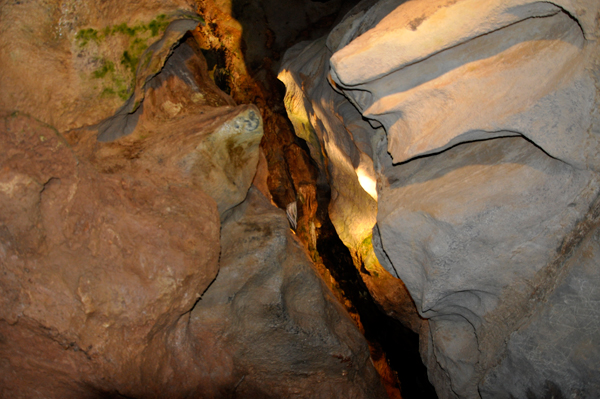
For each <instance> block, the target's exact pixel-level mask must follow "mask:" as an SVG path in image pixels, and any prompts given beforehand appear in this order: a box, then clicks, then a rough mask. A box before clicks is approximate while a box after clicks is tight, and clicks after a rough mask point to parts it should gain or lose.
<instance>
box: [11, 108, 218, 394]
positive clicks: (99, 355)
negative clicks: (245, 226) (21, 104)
mask: <svg viewBox="0 0 600 399" xmlns="http://www.w3.org/2000/svg"><path fill="white" fill-rule="evenodd" d="M0 139H1V140H2V148H3V149H4V151H3V152H2V160H1V163H0V165H1V168H2V169H1V170H2V174H1V176H2V177H1V181H2V183H1V185H0V187H1V191H0V203H1V209H2V211H1V212H0V215H2V216H1V219H0V231H1V232H2V233H1V234H2V235H1V237H2V240H1V241H0V260H1V262H0V263H1V265H2V271H1V273H2V274H1V279H0V289H1V291H2V292H1V295H0V297H1V298H2V306H1V309H2V313H1V315H0V319H2V321H1V326H2V332H1V334H2V336H3V337H4V339H2V340H1V344H0V352H1V353H2V359H3V363H2V369H3V370H2V373H1V374H2V381H1V383H0V386H1V387H2V388H1V390H2V391H1V396H2V397H7V398H8V397H14V398H21V397H22V398H26V397H37V396H40V395H42V397H57V398H58V397H77V396H78V395H77V392H79V391H80V390H81V391H87V395H89V396H91V395H92V394H93V393H94V392H103V391H105V390H106V391H118V392H120V393H122V394H125V395H128V396H135V395H137V394H139V392H140V391H139V390H140V387H142V382H141V380H140V378H141V374H140V372H139V369H140V367H141V366H142V364H143V359H142V357H141V354H142V353H143V352H144V351H152V350H154V349H153V348H151V347H149V346H148V338H149V337H152V336H153V335H154V334H157V333H160V332H161V331H164V330H169V329H172V328H174V325H175V323H176V322H177V320H178V319H179V318H180V316H181V314H184V313H185V312H187V311H189V310H190V309H191V308H192V307H193V305H194V303H195V302H196V300H197V298H198V297H199V296H200V294H201V293H202V292H204V291H205V290H206V288H207V287H208V286H209V284H210V283H211V282H212V281H213V280H214V278H215V276H216V274H217V272H218V257H219V217H218V213H217V209H216V205H215V202H214V201H213V200H212V199H211V198H210V197H208V196H207V195H206V194H204V193H203V192H202V191H201V190H200V189H198V188H197V187H194V186H190V185H187V186H186V185H177V184H168V182H167V181H165V180H162V181H161V180H160V179H151V178H149V176H148V174H147V173H143V172H142V173H140V174H139V175H134V174H111V175H106V174H100V173H98V172H97V171H96V170H95V169H94V168H93V167H92V166H91V165H90V164H89V163H88V162H86V161H84V160H78V159H77V158H76V157H75V156H74V154H73V151H72V150H71V149H70V148H69V145H68V144H67V143H66V142H65V141H64V139H62V138H61V137H60V135H59V134H58V133H57V132H56V130H54V129H52V128H50V127H49V126H47V125H44V124H42V123H40V122H37V121H35V120H33V119H32V118H30V117H27V116H22V115H20V114H16V115H12V116H11V115H8V116H4V117H3V120H2V134H1V135H0ZM181 180H182V179H180V181H181ZM124 343H126V348H127V349H126V350H124ZM81 397H85V396H81Z"/></svg>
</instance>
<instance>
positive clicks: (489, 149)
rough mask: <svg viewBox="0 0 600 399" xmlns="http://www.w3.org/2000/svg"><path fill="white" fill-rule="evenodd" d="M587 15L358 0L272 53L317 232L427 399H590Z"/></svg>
mask: <svg viewBox="0 0 600 399" xmlns="http://www.w3.org/2000/svg"><path fill="white" fill-rule="evenodd" d="M599 12H600V9H599V6H598V3H597V2H593V1H554V2H530V1H510V2H500V1H488V2H476V1H468V0H463V1H442V0H440V1H433V2H425V1H408V2H404V1H390V0H387V1H386V0H382V1H379V2H375V1H362V2H361V3H359V4H358V5H357V6H356V7H355V8H353V9H352V10H351V11H350V12H349V13H348V14H347V15H346V17H345V18H344V20H343V21H341V22H340V23H339V24H338V25H337V26H336V27H335V28H334V29H333V30H332V31H331V33H330V34H329V35H327V36H325V37H323V38H321V39H318V40H315V41H312V42H304V43H301V44H298V45H296V46H294V47H293V48H291V49H290V50H288V51H287V52H286V55H285V59H284V61H283V63H282V66H281V70H280V75H279V78H280V79H281V80H282V81H283V82H284V83H285V85H286V88H287V94H286V100H285V103H286V108H287V111H288V115H289V117H290V119H291V120H292V122H293V123H294V127H295V130H296V134H297V135H298V136H299V137H302V138H303V139H305V140H306V141H307V143H308V145H309V147H310V149H311V154H312V156H313V158H314V160H315V161H316V162H317V163H318V164H319V165H320V168H321V170H323V171H324V172H325V173H326V175H327V178H328V180H329V183H330V185H331V187H332V192H333V193H332V202H331V204H330V215H331V218H332V222H333V223H334V225H335V227H336V230H337V231H338V233H339V235H340V237H341V238H342V240H343V241H344V243H345V244H346V245H347V246H348V247H349V248H350V250H351V251H352V252H353V255H354V260H355V265H356V267H357V268H359V269H360V270H361V274H362V276H363V278H364V279H365V282H366V283H367V286H368V287H369V290H370V291H371V292H372V294H373V296H374V298H376V300H378V301H379V303H380V305H381V306H382V307H383V308H384V309H385V310H386V311H387V312H388V314H390V315H393V316H394V317H397V318H398V319H400V320H403V322H404V323H406V324H407V325H409V326H411V328H413V329H414V330H415V331H418V332H419V333H420V336H421V354H422V358H423V360H424V362H425V363H426V365H427V367H428V369H429V378H430V380H431V381H432V382H433V383H434V385H435V386H436V390H437V392H438V395H439V396H440V397H441V398H455V397H461V398H473V397H483V398H509V397H519V398H520V397H594V396H597V395H598V394H599V393H600V386H599V385H598V382H597V379H596V378H593V377H592V375H594V374H597V373H598V371H599V369H598V364H600V357H599V356H600V354H599V353H598V351H597V348H598V345H599V342H598V334H597V332H596V331H597V330H598V327H599V323H600V321H599V320H600V318H599V315H598V310H597V309H596V307H595V306H594V305H593V304H595V303H596V302H597V301H598V299H599V292H598V290H597V289H596V286H597V282H596V280H597V277H596V276H597V275H598V268H599V267H600V264H599V263H598V260H597V259H598V253H597V247H596V244H595V242H596V241H595V240H596V238H595V237H597V234H598V231H599V230H598V229H599V227H600V224H599V222H600V220H599V204H600V202H599V200H598V194H599V188H600V186H599V180H598V178H599V176H598V172H599V171H600V169H599V167H600V157H599V156H598V154H600V151H599V150H600V125H599V122H600V114H599V104H600V100H599V98H600V97H599V94H600V85H599V77H600V64H599V59H600V51H599V45H598V40H597V39H598V37H599V34H600V28H599V16H600V14H599ZM373 254H376V257H375V256H373ZM405 290H407V291H408V292H409V293H410V298H411V299H412V301H414V305H413V304H412V302H411V299H408V298H407V295H406V294H405ZM414 307H416V311H417V312H418V316H417V315H416V314H415V312H414ZM419 316H420V317H419ZM548 395H551V396H548Z"/></svg>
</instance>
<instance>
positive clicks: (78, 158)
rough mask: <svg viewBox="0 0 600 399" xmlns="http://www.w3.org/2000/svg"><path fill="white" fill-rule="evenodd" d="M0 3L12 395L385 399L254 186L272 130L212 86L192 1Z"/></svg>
mask: <svg viewBox="0 0 600 399" xmlns="http://www.w3.org/2000/svg"><path fill="white" fill-rule="evenodd" d="M42 3H43V4H42ZM134 3H135V4H134ZM0 10H1V11H0V13H2V19H0V28H1V30H0V46H2V49H3V54H9V57H3V59H2V61H1V62H2V64H0V76H1V79H2V83H1V84H2V88H3V90H2V93H1V95H0V97H1V101H0V116H1V125H0V148H2V152H1V153H0V397H2V398H33V397H45V398H99V397H117V398H118V397H127V398H164V397H169V398H180V397H181V398H183V397H186V398H187V397H212V398H229V397H265V398H267V397H307V398H308V397H311V398H312V397H343V398H348V397H350V398H365V399H366V398H379V397H381V398H383V397H385V391H384V389H383V387H382V385H381V382H380V380H379V376H378V375H377V373H376V372H375V369H374V367H373V364H372V362H371V361H370V358H369V350H368V346H367V344H366V342H365V340H364V338H363V337H362V336H361V335H360V333H359V331H358V329H357V328H356V327H354V326H353V324H352V323H351V321H350V318H349V317H348V315H347V314H346V313H345V312H344V310H343V309H342V308H341V307H340V306H339V305H338V304H336V303H334V301H333V296H332V294H331V293H330V292H329V291H327V289H326V287H325V286H324V285H323V284H322V282H321V281H320V280H319V277H318V275H317V273H316V272H315V270H314V269H313V268H312V267H311V265H310V260H309V258H308V257H307V255H306V254H305V253H304V251H303V250H302V249H301V248H300V247H299V245H298V244H297V242H296V241H295V239H294V236H293V233H292V232H291V231H290V230H289V228H288V222H287V220H286V218H285V215H284V213H283V212H281V211H278V210H276V208H274V207H272V206H271V205H269V203H268V200H266V199H265V198H264V197H262V196H261V195H260V194H258V192H256V190H255V189H250V186H251V184H252V181H253V180H254V178H255V173H256V170H257V164H258V162H259V157H260V152H259V147H258V144H259V141H260V138H261V137H262V133H263V130H262V129H263V126H262V120H261V118H260V115H259V111H258V109H257V108H256V107H254V106H251V105H240V106H237V105H236V104H235V102H234V101H233V100H232V99H231V97H229V96H228V95H227V94H225V93H223V92H221V91H220V90H219V89H218V88H217V86H216V85H215V83H214V82H213V81H212V80H211V79H210V75H209V72H208V70H207V64H206V61H205V59H204V58H203V57H202V55H201V49H200V48H199V47H198V44H197V41H196V40H195V39H194V34H197V33H191V32H190V33H188V32H186V30H187V29H191V28H193V27H194V26H195V25H197V23H198V22H199V21H198V20H196V19H197V17H194V15H192V14H191V12H192V11H193V10H194V9H193V7H191V4H188V3H182V4H179V3H173V4H171V3H169V2H157V3H156V4H155V3H153V2H144V4H142V5H139V4H138V2H128V1H121V2H118V4H117V3H115V2H112V3H111V2H109V3H106V2H103V3H102V4H101V5H96V4H95V3H93V2H73V3H68V4H66V3H65V2H62V3H60V4H59V3H58V2H56V4H54V3H52V2H50V3H49V2H35V1H34V2H3V3H2V5H1V7H0ZM178 10H184V11H185V12H184V14H185V15H184V16H183V17H182V15H183V14H182V13H180V11H178ZM182 12H183V11H182ZM161 15H162V16H161ZM37 17H39V19H38V20H36V19H35V18H37ZM180 17H181V18H180ZM29 18H32V19H29ZM69 18H70V19H69ZM124 18H126V20H127V21H140V22H139V23H138V22H134V23H129V22H128V24H129V25H127V24H121V22H120V21H122V20H124ZM190 18H191V19H190ZM195 18H196V19H195ZM171 19H175V20H176V21H175V22H171V24H170V25H169V21H171ZM7 20H9V21H10V22H11V23H10V24H8V23H7V22H5V21H7ZM61 21H66V22H64V24H63V22H61ZM144 21H145V22H144ZM148 21H149V22H148ZM115 22H116V24H115ZM167 26H168V27H167ZM44 29H46V30H44ZM165 29H166V30H165ZM55 30H56V32H57V36H56V37H54V36H48V35H46V34H45V33H48V32H54V31H55ZM24 32H27V33H28V34H23V33H24ZM44 32H45V33H44ZM155 33H156V34H155ZM140 35H141V36H140ZM50 38H53V39H52V40H55V42H52V43H54V45H53V44H52V43H49V44H48V43H45V42H43V40H50ZM42 39H43V40H42ZM138 39H139V40H138ZM40 40H42V41H40ZM131 46H133V47H131ZM136 46H137V47H136ZM145 46H148V48H147V49H146V47H145ZM134 47H135V48H134ZM142 49H143V50H142ZM5 50H6V51H7V52H6V53H5ZM134 50H135V51H137V53H134ZM19 54H20V55H21V56H23V57H24V58H22V59H21V61H20V62H21V63H20V64H17V63H16V61H15V58H14V57H17V58H18V56H19ZM98 54H101V55H100V56H98ZM80 55H81V56H80ZM146 56H148V57H147V59H146V58H143V57H146ZM96 57H104V58H100V61H99V64H97V65H94V66H93V68H92V67H91V66H89V65H88V64H86V63H87V62H91V61H90V60H94V59H96ZM111 57H113V58H111ZM115 57H116V58H115ZM137 57H142V58H137ZM79 61H81V62H83V63H84V64H85V65H88V66H86V67H85V68H88V67H89V68H88V69H85V68H84V67H82V66H81V65H80V64H78V63H77V62H79ZM84 61H85V62H84ZM17 65H19V67H18V66H17ZM23 65H25V67H23ZM136 65H137V66H136ZM42 66H46V67H47V69H46V71H45V72H44V73H46V74H47V75H44V73H42V72H40V68H41V67H42ZM82 68H83V69H82ZM58 70H60V73H59V71H58ZM134 72H137V74H136V73H134ZM86 73H87V75H86ZM123 73H127V79H128V80H126V81H125V80H122V78H123V77H122V76H121V75H119V74H123ZM90 75H91V76H90ZM41 76H49V77H50V76H51V77H52V78H51V79H50V78H48V79H46V78H44V79H39V77H41ZM102 79H109V81H110V82H112V83H114V84H115V86H110V87H107V88H108V89H109V90H106V91H105V90H104V89H102V87H100V86H97V87H94V85H95V84H96V83H98V84H99V83H100V82H101V80H102ZM123 79H124V78H123ZM123 82H129V83H127V84H125V83H124V84H125V87H121V86H119V85H120V84H121V83H123ZM112 83H111V84H112ZM120 89H124V90H123V91H122V92H121V91H119V90H120ZM111 90H112V91H113V92H111ZM260 180H262V181H263V186H264V175H263V177H262V178H258V181H260ZM249 190H250V194H249ZM246 197H248V198H247V199H246ZM240 204H242V205H240ZM221 220H225V224H224V225H223V226H222V227H223V229H222V230H221ZM202 295H204V296H202ZM282 370H285V371H286V372H285V373H283V374H282V373H281V372H282Z"/></svg>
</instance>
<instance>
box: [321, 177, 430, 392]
mask: <svg viewBox="0 0 600 399" xmlns="http://www.w3.org/2000/svg"><path fill="white" fill-rule="evenodd" d="M319 194H320V196H321V200H320V201H319V208H324V209H327V205H328V203H329V192H328V191H325V190H323V188H321V190H319ZM322 215H323V222H322V227H321V229H320V231H319V234H318V237H319V238H318V240H317V248H318V251H319V255H321V258H322V259H323V263H324V264H325V267H327V269H328V270H329V272H330V273H331V274H332V276H333V277H334V278H335V279H336V281H337V282H338V283H339V285H340V288H341V289H342V290H343V292H344V296H345V297H346V298H347V299H349V300H350V301H351V302H352V305H353V307H354V309H355V310H356V312H357V313H358V314H359V315H360V319H361V321H362V324H363V327H364V329H365V338H366V339H367V340H368V341H369V342H370V343H371V344H372V346H374V347H375V348H376V349H377V348H378V347H379V348H380V349H381V350H382V351H383V352H384V353H385V355H386V356H387V359H388V363H389V365H390V367H391V368H392V370H394V371H395V372H396V373H397V376H398V380H399V381H400V391H401V394H402V398H403V399H430V398H431V399H435V398H437V394H436V393H435V389H434V388H433V385H431V383H430V382H429V379H428V377H427V368H426V367H425V365H424V364H423V362H422V360H421V356H420V354H419V336H418V334H416V333H414V332H413V331H411V330H410V329H408V328H407V327H405V326H403V325H402V323H400V322H399V321H398V320H395V319H393V318H391V317H389V316H388V315H386V314H385V313H384V312H383V311H382V310H381V309H380V308H379V307H378V306H377V305H376V303H375V300H374V299H373V297H372V296H371V294H370V293H369V290H368V289H367V286H366V285H365V283H364V282H363V280H362V278H361V276H360V273H359V272H358V270H356V268H355V267H354V264H353V261H352V256H351V255H350V251H349V250H348V248H346V246H345V245H344V244H343V243H342V241H341V240H340V238H339V237H338V235H337V233H336V231H335V228H334V227H333V224H332V223H331V221H330V219H329V216H328V215H327V214H326V211H325V212H323V213H322Z"/></svg>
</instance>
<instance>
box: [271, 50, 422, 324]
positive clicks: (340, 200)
mask: <svg viewBox="0 0 600 399" xmlns="http://www.w3.org/2000/svg"><path fill="white" fill-rule="evenodd" d="M325 43H326V41H325V39H324V38H323V39H320V40H317V41H315V42H312V43H306V42H305V43H300V44H298V45H296V46H294V47H292V48H291V49H290V50H289V51H288V52H287V53H286V56H285V58H284V60H283V63H282V67H281V72H280V74H279V79H280V80H281V81H283V82H284V83H285V85H286V98H285V104H286V109H287V112H288V116H289V118H290V120H291V121H292V123H293V125H294V128H295V130H296V134H297V135H298V136H299V137H301V138H303V139H304V140H306V142H307V144H308V146H309V149H310V153H311V155H312V157H313V159H314V160H315V162H316V163H317V164H318V165H319V167H320V168H322V170H323V172H324V174H325V175H326V176H327V179H328V183H329V185H330V186H331V192H332V194H331V201H330V203H329V216H330V218H331V221H332V223H333V225H334V227H335V229H336V232H337V233H338V235H339V236H340V238H341V239H342V241H343V242H344V244H345V245H346V246H347V247H348V248H349V249H350V250H351V253H352V256H353V259H354V262H355V266H356V267H357V269H358V270H359V271H360V272H361V276H362V278H363V280H364V281H365V283H366V284H367V286H368V288H369V290H370V292H371V294H372V296H373V297H374V298H375V300H376V301H377V302H378V303H379V304H380V305H381V306H382V307H383V308H384V309H385V311H386V312H387V313H388V314H391V315H396V316H398V317H400V318H401V319H402V321H403V322H404V323H405V324H407V325H408V326H410V327H411V328H413V329H415V330H417V331H418V330H419V329H420V324H421V321H420V319H419V316H418V315H417V313H416V310H415V309H414V305H413V303H412V300H411V299H410V297H409V295H408V292H407V291H406V288H405V287H404V285H403V284H402V283H401V282H399V281H398V280H397V279H394V278H393V277H392V274H390V270H392V269H389V270H386V269H385V268H384V267H382V265H381V264H380V262H379V261H378V259H377V258H376V256H375V253H374V248H373V245H374V244H377V241H376V240H374V238H373V237H372V236H373V227H374V226H375V223H376V216H377V208H376V206H377V202H376V201H377V192H376V179H377V177H376V175H375V170H374V161H373V156H374V149H375V148H377V147H378V145H379V144H378V143H379V142H380V141H381V140H382V137H383V136H384V132H383V129H380V130H379V131H378V132H376V133H373V131H372V128H371V126H370V125H369V124H368V123H367V122H365V121H364V120H363V119H362V117H361V115H360V113H359V112H357V111H356V109H355V108H354V107H353V106H352V105H351V103H350V102H349V101H348V99H346V98H344V97H343V96H342V95H340V94H339V93H337V92H336V91H334V90H333V89H332V88H331V86H330V85H329V83H328V81H327V75H328V67H327V60H328V58H329V56H330V55H331V52H330V50H329V49H328V48H327V47H326V45H325ZM303 78H305V79H306V80H303ZM391 273H393V271H392V272H391ZM400 298H402V299H401V300H400Z"/></svg>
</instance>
